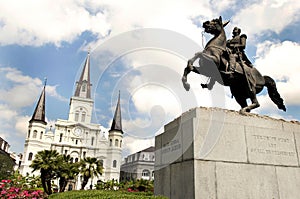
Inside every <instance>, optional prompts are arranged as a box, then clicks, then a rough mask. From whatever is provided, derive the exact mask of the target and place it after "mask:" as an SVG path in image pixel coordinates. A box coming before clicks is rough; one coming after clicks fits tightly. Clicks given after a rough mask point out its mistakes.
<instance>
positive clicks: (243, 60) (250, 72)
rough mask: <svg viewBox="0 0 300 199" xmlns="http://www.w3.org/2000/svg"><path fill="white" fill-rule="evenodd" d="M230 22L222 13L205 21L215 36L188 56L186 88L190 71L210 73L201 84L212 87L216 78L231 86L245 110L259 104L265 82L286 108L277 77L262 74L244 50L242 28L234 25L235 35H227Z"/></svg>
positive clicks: (269, 91) (279, 106)
mask: <svg viewBox="0 0 300 199" xmlns="http://www.w3.org/2000/svg"><path fill="white" fill-rule="evenodd" d="M228 23H229V21H226V22H224V23H223V21H222V17H219V18H218V19H213V20H211V21H206V22H204V23H203V26H202V27H203V28H204V31H205V32H206V33H209V34H212V35H213V38H212V39H211V40H210V41H209V42H208V43H207V44H206V46H205V48H204V50H203V51H202V52H198V53H196V54H195V56H194V57H192V58H191V59H189V60H188V63H187V67H186V68H185V69H184V74H183V77H182V83H183V86H184V88H185V89H186V90H187V91H189V89H190V85H189V83H188V82H187V75H188V74H189V73H190V72H195V73H197V74H202V75H205V76H207V77H209V82H208V83H207V84H201V86H202V88H207V89H209V90H211V89H212V87H213V86H214V84H215V82H218V83H220V84H221V85H224V86H229V87H230V91H231V93H232V96H233V97H234V98H235V100H236V101H237V103H238V104H239V105H240V106H241V109H240V113H241V114H246V113H247V112H250V111H251V110H252V109H255V108H257V107H259V106H260V105H259V103H258V101H257V98H256V94H258V93H260V92H261V91H262V90H263V88H264V86H266V87H267V89H268V94H269V97H270V98H271V100H272V101H273V102H274V103H275V104H276V105H277V107H278V108H279V109H282V110H283V111H286V107H285V105H284V102H283V99H282V98H281V97H280V94H279V93H278V91H277V88H276V83H275V81H274V80H273V79H272V78H271V77H269V76H262V75H261V74H260V72H259V71H258V70H257V69H256V68H255V67H253V65H252V63H251V62H250V60H249V59H248V58H247V56H246V54H245V52H244V49H245V47H246V39H247V36H246V35H245V34H242V35H240V33H241V29H239V28H238V27H235V28H234V29H233V32H232V34H233V37H232V39H229V40H227V39H226V34H225V31H224V27H225V26H226V25H227V24H228ZM197 59H199V66H194V65H193V63H194V62H195V61H196V60H197ZM248 98H250V100H251V102H252V104H250V105H248V104H247V99H248Z"/></svg>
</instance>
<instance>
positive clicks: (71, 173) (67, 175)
mask: <svg viewBox="0 0 300 199" xmlns="http://www.w3.org/2000/svg"><path fill="white" fill-rule="evenodd" d="M78 167H79V163H72V161H71V156H70V155H60V157H59V170H58V173H57V177H59V192H64V190H65V189H66V186H67V183H68V181H69V180H71V179H74V178H75V177H76V176H77V175H78V173H79V168H78Z"/></svg>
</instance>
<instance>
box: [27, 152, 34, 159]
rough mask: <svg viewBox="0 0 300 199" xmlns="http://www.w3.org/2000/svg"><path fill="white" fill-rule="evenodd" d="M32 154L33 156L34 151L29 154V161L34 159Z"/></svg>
mask: <svg viewBox="0 0 300 199" xmlns="http://www.w3.org/2000/svg"><path fill="white" fill-rule="evenodd" d="M32 156H33V153H31V152H30V153H29V154H28V160H29V161H30V160H32Z"/></svg>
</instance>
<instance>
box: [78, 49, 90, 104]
mask: <svg viewBox="0 0 300 199" xmlns="http://www.w3.org/2000/svg"><path fill="white" fill-rule="evenodd" d="M76 84H77V85H76V90H75V94H74V96H75V97H83V98H89V99H90V98H91V86H92V84H91V82H90V52H88V55H87V58H86V60H85V63H84V67H83V70H82V72H81V75H80V79H79V81H78V82H76Z"/></svg>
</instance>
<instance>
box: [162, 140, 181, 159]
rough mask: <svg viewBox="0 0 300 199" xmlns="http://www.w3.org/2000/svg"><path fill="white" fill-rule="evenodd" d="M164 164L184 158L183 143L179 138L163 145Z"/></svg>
mask: <svg viewBox="0 0 300 199" xmlns="http://www.w3.org/2000/svg"><path fill="white" fill-rule="evenodd" d="M161 156H162V164H170V163H172V162H174V161H176V160H178V159H179V158H182V150H181V143H180V140H179V139H178V138H176V139H173V140H171V141H169V142H167V143H165V144H163V146H162V149H161Z"/></svg>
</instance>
